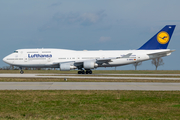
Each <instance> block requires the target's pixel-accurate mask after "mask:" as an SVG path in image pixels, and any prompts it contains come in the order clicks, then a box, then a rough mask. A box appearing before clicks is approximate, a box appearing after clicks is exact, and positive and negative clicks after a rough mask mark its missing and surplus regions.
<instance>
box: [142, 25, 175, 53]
mask: <svg viewBox="0 0 180 120" xmlns="http://www.w3.org/2000/svg"><path fill="white" fill-rule="evenodd" d="M175 27H176V25H166V26H165V27H164V28H163V29H161V30H160V31H159V32H158V33H157V34H156V35H154V36H153V37H152V38H151V39H150V40H148V41H147V42H146V43H145V44H144V45H143V46H141V47H140V48H139V50H153V49H167V46H168V44H169V41H170V39H171V36H172V34H173V31H174V29H175Z"/></svg>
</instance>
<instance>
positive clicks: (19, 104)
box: [0, 91, 180, 120]
mask: <svg viewBox="0 0 180 120" xmlns="http://www.w3.org/2000/svg"><path fill="white" fill-rule="evenodd" d="M179 105H180V92H179V91H161V92H158V91H0V119H15V120H17V119H49V120H50V119H62V120H63V119H76V120H83V119H87V120H88V119H89V120H91V119H100V120H102V119H107V120H110V119H125V120H126V119H130V120H134V119H137V120H139V119H140V120H151V119H153V120H154V119H155V120H159V119H162V120H165V119H169V120H170V119H172V120H175V119H177V120H178V119H179V118H180V114H179V111H180V107H179Z"/></svg>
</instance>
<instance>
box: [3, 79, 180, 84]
mask: <svg viewBox="0 0 180 120" xmlns="http://www.w3.org/2000/svg"><path fill="white" fill-rule="evenodd" d="M0 82H161V83H180V80H145V79H144V80H138V79H134V80H128V79H88V78H82V79H76V78H68V79H67V81H64V79H63V78H0Z"/></svg>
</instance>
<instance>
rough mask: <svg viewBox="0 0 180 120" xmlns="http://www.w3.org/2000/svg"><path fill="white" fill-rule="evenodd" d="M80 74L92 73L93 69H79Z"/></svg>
mask: <svg viewBox="0 0 180 120" xmlns="http://www.w3.org/2000/svg"><path fill="white" fill-rule="evenodd" d="M78 74H92V71H91V70H86V72H85V71H84V70H81V71H78Z"/></svg>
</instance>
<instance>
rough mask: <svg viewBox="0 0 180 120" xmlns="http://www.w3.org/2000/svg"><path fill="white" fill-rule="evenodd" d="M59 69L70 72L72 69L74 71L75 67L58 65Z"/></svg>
mask: <svg viewBox="0 0 180 120" xmlns="http://www.w3.org/2000/svg"><path fill="white" fill-rule="evenodd" d="M59 68H60V70H61V71H70V70H72V69H76V68H77V67H76V66H72V65H70V64H60V65H59Z"/></svg>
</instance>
